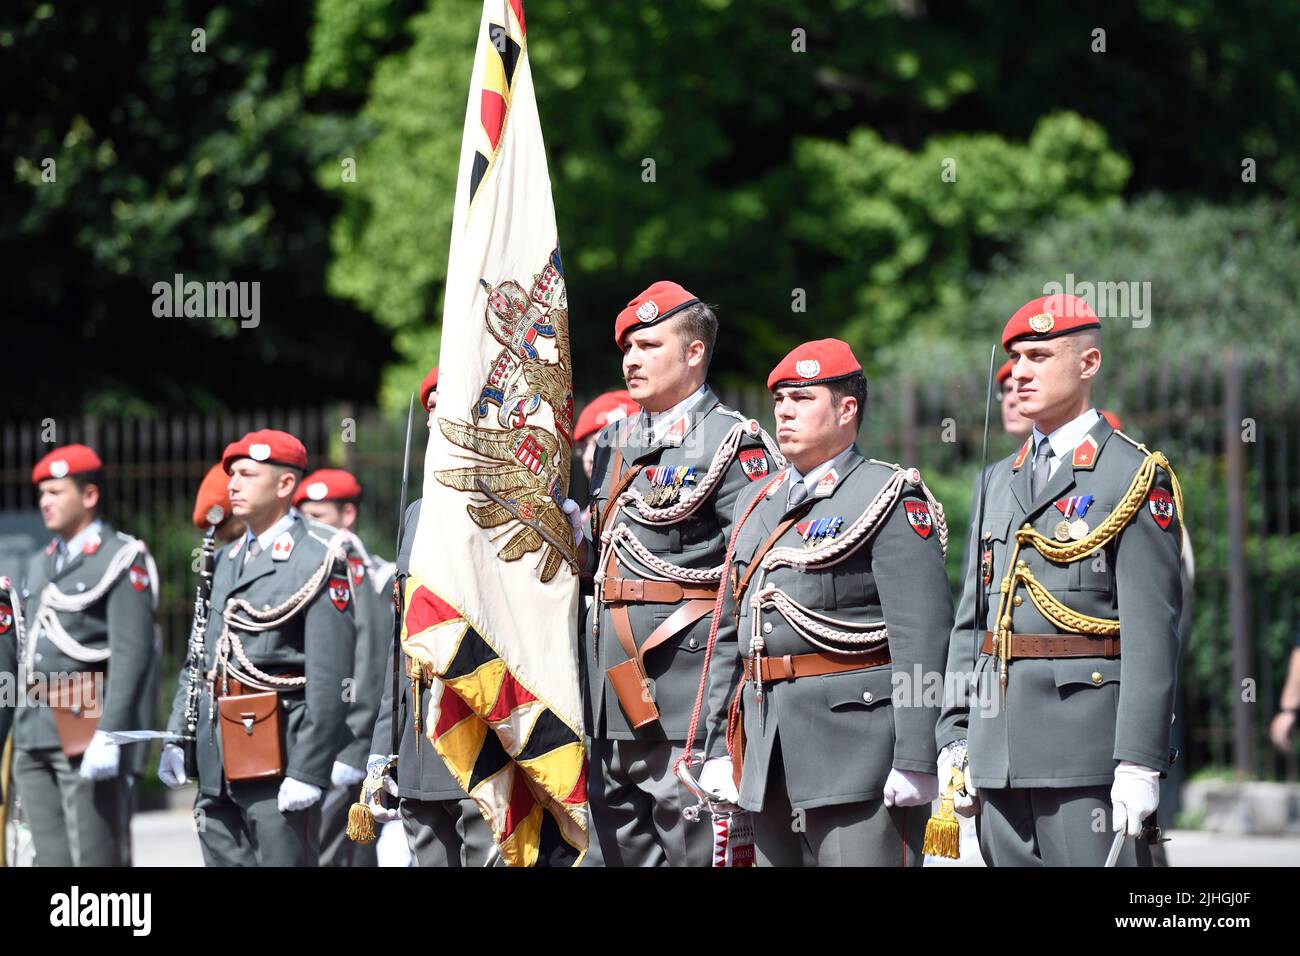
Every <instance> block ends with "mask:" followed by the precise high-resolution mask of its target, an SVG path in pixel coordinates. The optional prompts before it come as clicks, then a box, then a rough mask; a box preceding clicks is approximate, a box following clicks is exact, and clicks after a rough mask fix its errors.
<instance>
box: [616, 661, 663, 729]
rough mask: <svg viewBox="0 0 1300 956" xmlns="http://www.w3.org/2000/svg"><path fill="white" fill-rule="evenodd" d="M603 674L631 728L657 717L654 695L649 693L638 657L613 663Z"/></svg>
mask: <svg viewBox="0 0 1300 956" xmlns="http://www.w3.org/2000/svg"><path fill="white" fill-rule="evenodd" d="M605 674H606V676H607V677H608V678H609V685H610V686H611V687H613V688H614V693H615V694H617V695H618V702H619V705H620V706H622V708H623V713H624V714H625V715H626V716H627V722H628V723H629V724H631V725H632V729H633V730H635V729H637V728H640V727H644V726H645V725H646V724H652V723H654V722H655V721H656V720H658V719H659V708H658V707H656V706H655V702H654V695H653V694H651V693H650V682H649V681H647V680H646V676H645V672H644V671H642V670H641V661H640V660H639V659H638V658H635V657H632V658H629V659H628V660H625V661H623V663H621V664H615V665H614V666H613V667H611V668H609V670H607V671H606V672H605Z"/></svg>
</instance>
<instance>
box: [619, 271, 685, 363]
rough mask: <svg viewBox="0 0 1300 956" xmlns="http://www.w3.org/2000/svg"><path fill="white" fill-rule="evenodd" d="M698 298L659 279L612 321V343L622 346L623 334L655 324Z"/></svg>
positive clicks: (672, 283) (677, 286)
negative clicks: (639, 327)
mask: <svg viewBox="0 0 1300 956" xmlns="http://www.w3.org/2000/svg"><path fill="white" fill-rule="evenodd" d="M699 301H700V300H699V299H698V298H697V297H696V296H694V295H692V294H691V293H689V292H687V291H686V290H685V289H683V288H682V287H681V286H679V285H678V284H677V283H676V282H665V281H663V280H660V281H659V282H656V283H655V284H654V285H652V286H650V288H648V289H646V290H645V291H644V292H642V293H641V294H640V295H638V296H637V297H636V298H635V299H633V300H632V301H631V302H629V303H628V304H627V308H626V309H624V310H623V311H622V312H620V313H619V314H618V318H617V319H616V320H615V321H614V344H615V345H617V346H618V347H619V348H622V347H623V336H624V334H626V333H627V331H628V330H629V329H633V328H637V327H638V326H650V325H657V324H659V323H660V322H662V321H663V320H664V319H668V318H672V317H673V316H674V315H676V314H677V313H678V312H680V311H682V309H685V308H686V307H687V306H692V305H695V304H696V303H697V302H699Z"/></svg>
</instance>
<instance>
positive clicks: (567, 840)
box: [402, 0, 587, 866]
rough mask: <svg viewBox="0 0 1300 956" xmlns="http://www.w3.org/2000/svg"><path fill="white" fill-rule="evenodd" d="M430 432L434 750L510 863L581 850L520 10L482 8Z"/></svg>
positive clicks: (420, 627)
mask: <svg viewBox="0 0 1300 956" xmlns="http://www.w3.org/2000/svg"><path fill="white" fill-rule="evenodd" d="M439 364H440V366H441V368H442V372H441V374H440V376H439V381H438V395H439V398H438V419H437V422H438V428H437V429H435V430H434V431H433V432H432V433H431V434H430V438H429V448H428V451H427V452H426V454H425V475H424V505H423V508H422V511H421V520H420V523H419V526H418V528H417V530H416V537H415V542H414V547H413V549H412V553H411V576H410V577H409V578H408V580H407V582H406V614H405V618H404V621H403V628H402V644H403V648H404V649H405V651H406V653H407V654H408V655H410V657H411V658H412V660H414V661H415V662H417V663H418V664H419V665H421V666H422V667H423V668H424V670H425V672H426V673H429V674H432V675H434V679H433V680H432V689H431V691H430V693H429V695H428V698H426V699H427V700H428V708H429V709H428V715H427V721H426V722H425V723H424V724H423V726H424V728H425V729H426V730H427V736H428V738H429V740H430V741H431V742H432V743H433V745H434V748H435V749H436V750H437V752H438V754H439V755H440V756H441V757H442V759H443V760H444V761H445V763H446V764H447V767H448V769H449V770H450V771H451V773H452V775H453V776H455V777H456V779H457V781H458V782H459V783H460V785H461V786H462V787H464V788H465V791H466V792H467V793H468V794H469V795H470V796H471V797H473V798H474V800H475V802H476V803H477V804H478V806H479V809H480V810H481V811H482V813H483V816H484V818H485V819H486V820H487V821H488V823H489V825H490V826H491V828H492V833H493V837H494V839H495V840H496V843H497V846H498V847H499V849H500V851H501V855H502V858H503V860H504V861H505V862H506V863H508V864H510V865H521V866H528V865H534V864H539V863H546V864H551V865H572V864H574V863H576V862H577V861H578V860H579V859H580V858H581V855H582V853H583V852H585V850H586V846H587V833H586V825H587V807H586V754H585V751H584V747H583V743H582V734H583V727H582V698H581V691H580V685H579V681H578V668H577V658H576V650H575V648H574V645H573V637H572V635H573V631H574V627H575V618H576V612H577V600H578V590H577V586H578V580H577V576H576V566H577V564H576V554H575V549H574V544H573V534H572V531H571V529H570V526H569V523H568V519H567V518H566V517H565V515H564V513H563V511H562V510H561V507H560V506H561V504H562V503H563V501H564V498H565V496H566V494H567V491H568V484H569V464H570V461H571V456H572V445H573V440H572V437H571V433H572V429H573V388H572V379H573V376H572V366H571V364H570V359H569V314H568V300H567V297H566V293H565V285H564V267H563V264H562V261H561V258H560V250H559V242H558V240H557V235H556V227H555V210H554V206H553V204H552V200H551V185H550V174H549V172H548V170H547V164H546V153H545V146H544V143H543V140H542V130H541V122H540V119H539V117H538V113H537V104H536V100H535V98H534V94H533V83H532V73H531V68H530V65H529V58H528V45H527V37H526V26H525V21H524V7H523V2H522V0H485V2H484V4H483V16H482V21H481V23H480V27H479V35H478V48H477V50H476V53H475V59H474V70H473V75H472V77H471V83H470V95H469V103H468V105H467V108H466V113H465V131H464V137H463V141H462V147H461V160H460V175H459V178H458V180H457V187H456V205H455V211H454V214H453V221H452V237H451V251H450V255H449V261H448V267H447V288H446V299H445V301H444V306H443V323H442V351H441V354H440V356H439Z"/></svg>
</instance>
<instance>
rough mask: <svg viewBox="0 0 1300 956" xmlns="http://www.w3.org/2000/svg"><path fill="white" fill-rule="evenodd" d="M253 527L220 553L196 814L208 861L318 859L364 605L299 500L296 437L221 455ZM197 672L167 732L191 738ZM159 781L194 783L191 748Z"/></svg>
mask: <svg viewBox="0 0 1300 956" xmlns="http://www.w3.org/2000/svg"><path fill="white" fill-rule="evenodd" d="M222 465H223V467H224V468H225V470H226V472H227V473H228V474H229V475H230V482H229V485H228V488H229V491H230V503H231V508H232V510H233V511H234V514H235V516H236V517H237V518H239V519H241V520H242V521H244V522H245V524H246V525H247V530H246V532H245V534H244V536H243V537H242V538H240V539H238V540H237V541H236V542H235V543H234V544H231V545H228V546H226V547H223V548H221V549H220V550H219V551H218V552H217V555H216V567H215V571H214V574H213V582H212V593H211V601H210V606H211V612H210V614H209V615H208V624H207V628H206V630H205V632H204V634H203V642H204V647H203V669H204V673H203V674H202V679H203V684H204V686H203V687H202V689H201V694H200V697H199V701H198V727H197V731H196V736H197V740H196V745H197V756H198V772H199V780H198V783H199V793H198V797H197V799H196V800H195V802H194V813H195V819H196V823H197V829H198V832H199V843H200V846H201V847H202V850H203V859H204V862H205V863H206V864H207V865H209V866H315V865H317V863H318V861H319V853H320V800H321V796H322V794H323V792H324V791H325V790H327V789H328V788H329V786H330V780H331V770H332V768H333V766H334V761H335V756H336V755H337V754H338V752H339V750H340V748H341V747H342V746H343V744H344V743H345V741H346V740H347V736H346V733H347V727H346V724H345V718H346V716H347V704H346V702H345V683H344V682H345V680H347V679H349V678H351V677H352V676H353V666H354V658H355V639H356V624H355V610H354V608H355V603H356V602H355V600H354V595H353V588H352V583H351V580H350V578H349V568H348V563H347V560H346V557H345V555H344V552H343V550H342V548H341V546H340V544H341V542H340V539H339V537H338V536H337V535H336V534H334V533H333V532H334V529H332V528H328V527H326V526H324V525H319V524H317V523H316V522H312V521H309V520H308V519H305V518H303V516H302V515H301V514H299V513H298V512H297V510H295V509H293V508H292V507H291V502H292V499H293V494H294V491H295V489H296V487H297V485H298V482H299V481H300V480H301V478H302V474H303V472H304V471H305V470H306V466H307V452H306V449H305V448H303V445H302V442H300V441H299V440H298V439H297V438H295V437H294V436H293V435H290V434H288V433H286V432H282V431H276V430H273V429H264V430H261V431H254V432H249V433H248V434H247V435H245V436H244V437H243V438H241V439H240V440H239V441H236V442H232V443H231V444H230V445H228V446H227V447H226V450H225V453H224V454H223V455H222ZM188 677H189V675H187V674H182V675H181V681H180V686H179V687H178V688H177V693H176V697H175V700H174V703H173V706H172V715H171V720H170V722H169V724H168V730H170V731H172V732H174V733H182V732H183V730H184V726H185V719H184V711H185V704H186V692H187V686H188V680H187V678H188ZM158 777H159V779H161V780H162V782H163V783H165V784H166V785H167V786H169V787H180V786H182V785H184V784H185V783H186V782H187V778H186V775H185V761H184V756H183V754H182V751H181V748H179V747H177V746H176V745H175V744H168V745H167V746H165V747H164V748H163V755H162V760H161V763H160V764H159V768H158Z"/></svg>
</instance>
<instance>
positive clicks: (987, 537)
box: [984, 531, 993, 541]
mask: <svg viewBox="0 0 1300 956" xmlns="http://www.w3.org/2000/svg"><path fill="white" fill-rule="evenodd" d="M984 540H985V541H992V540H993V532H992V531H985V532H984Z"/></svg>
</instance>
